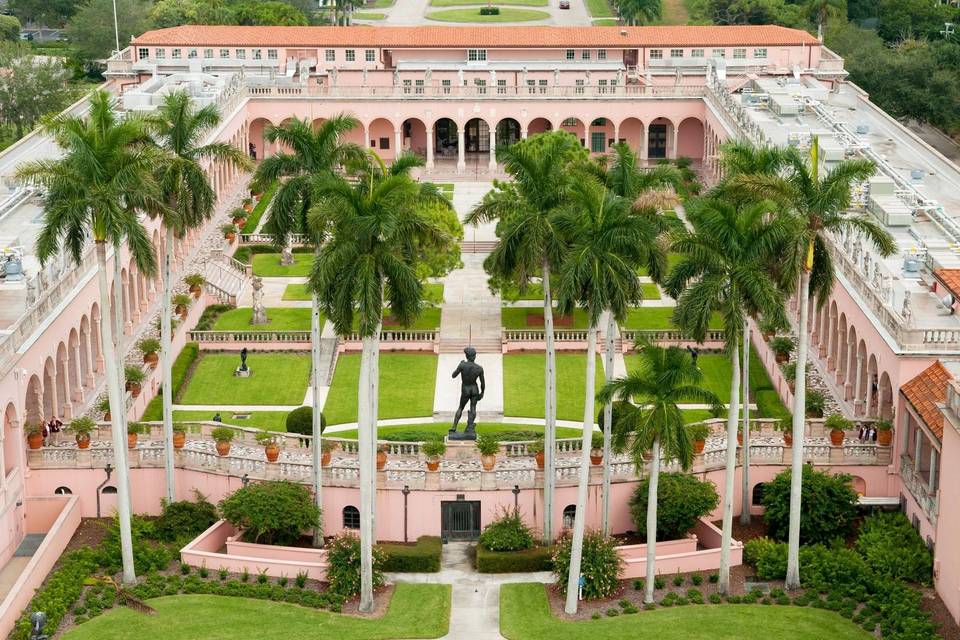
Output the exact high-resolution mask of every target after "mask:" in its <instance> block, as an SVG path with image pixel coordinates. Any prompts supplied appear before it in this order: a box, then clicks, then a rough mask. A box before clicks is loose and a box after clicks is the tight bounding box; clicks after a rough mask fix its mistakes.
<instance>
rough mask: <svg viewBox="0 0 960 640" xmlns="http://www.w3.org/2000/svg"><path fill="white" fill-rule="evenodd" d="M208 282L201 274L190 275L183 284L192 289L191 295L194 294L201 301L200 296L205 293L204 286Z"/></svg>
mask: <svg viewBox="0 0 960 640" xmlns="http://www.w3.org/2000/svg"><path fill="white" fill-rule="evenodd" d="M206 281H207V279H206V278H204V277H203V275H202V274H199V273H188V274H187V275H185V276H184V277H183V282H184V283H185V284H186V285H187V286H188V287H190V293H192V294H193V297H194V299H196V300H199V299H200V294H201V293H203V285H204V283H205V282H206Z"/></svg>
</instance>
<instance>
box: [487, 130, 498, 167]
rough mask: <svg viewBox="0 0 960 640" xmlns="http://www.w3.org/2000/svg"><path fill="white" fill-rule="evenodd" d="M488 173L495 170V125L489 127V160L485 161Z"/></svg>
mask: <svg viewBox="0 0 960 640" xmlns="http://www.w3.org/2000/svg"><path fill="white" fill-rule="evenodd" d="M487 167H488V169H489V170H490V173H493V172H494V171H496V170H497V127H496V126H493V127H490V161H489V162H488V163H487Z"/></svg>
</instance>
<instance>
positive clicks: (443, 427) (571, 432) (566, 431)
mask: <svg viewBox="0 0 960 640" xmlns="http://www.w3.org/2000/svg"><path fill="white" fill-rule="evenodd" d="M696 420H703V418H696ZM696 420H691V422H695V421H696ZM466 424H467V423H466V418H464V419H463V420H461V421H460V425H459V429H460V430H461V431H463V428H464V427H465V426H466ZM449 429H450V424H449V423H446V422H444V423H433V424H404V425H396V426H390V427H378V428H377V435H378V436H379V437H380V438H383V439H389V436H390V435H391V434H395V433H399V432H402V431H421V432H429V433H435V434H436V435H438V436H445V435H447V431H449ZM510 431H536V432H537V433H543V427H542V426H540V425H535V424H508V423H505V422H478V423H477V432H478V433H493V434H497V433H505V432H510ZM326 435H327V436H329V437H331V438H346V439H349V440H356V439H357V430H356V429H349V430H347V431H337V432H333V431H327V432H326ZM557 437H558V438H579V437H580V429H571V428H570V427H557Z"/></svg>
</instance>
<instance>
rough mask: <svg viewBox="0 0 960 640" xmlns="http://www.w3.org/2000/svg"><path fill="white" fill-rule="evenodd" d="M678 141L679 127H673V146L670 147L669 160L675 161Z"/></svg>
mask: <svg viewBox="0 0 960 640" xmlns="http://www.w3.org/2000/svg"><path fill="white" fill-rule="evenodd" d="M679 140H680V127H678V126H677V125H673V144H672V145H671V146H670V155H669V157H670V159H671V160H676V159H677V143H678V142H679Z"/></svg>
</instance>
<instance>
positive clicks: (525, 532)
mask: <svg viewBox="0 0 960 640" xmlns="http://www.w3.org/2000/svg"><path fill="white" fill-rule="evenodd" d="M480 544H482V545H483V546H485V547H486V548H487V549H489V550H490V551H522V550H524V549H530V548H531V547H533V532H532V531H531V530H530V527H528V526H527V525H526V524H525V523H524V521H523V517H522V516H521V515H520V511H519V510H518V509H504V510H503V511H502V512H501V513H500V515H499V516H497V518H496V519H495V520H494V521H493V522H491V523H490V524H488V525H487V526H486V527H484V529H483V533H481V534H480Z"/></svg>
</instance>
